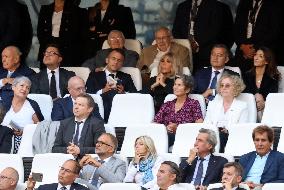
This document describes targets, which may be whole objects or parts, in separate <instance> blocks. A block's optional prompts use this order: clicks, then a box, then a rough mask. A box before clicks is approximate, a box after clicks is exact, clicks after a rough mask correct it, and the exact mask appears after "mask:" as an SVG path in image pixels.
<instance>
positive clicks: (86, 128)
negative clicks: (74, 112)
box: [79, 117, 90, 146]
mask: <svg viewBox="0 0 284 190" xmlns="http://www.w3.org/2000/svg"><path fill="white" fill-rule="evenodd" d="M89 123H90V121H89V117H88V118H87V119H86V121H85V123H84V126H83V129H82V132H81V137H80V140H79V142H80V146H81V145H83V144H84V139H85V137H86V136H87V132H88V128H89Z"/></svg>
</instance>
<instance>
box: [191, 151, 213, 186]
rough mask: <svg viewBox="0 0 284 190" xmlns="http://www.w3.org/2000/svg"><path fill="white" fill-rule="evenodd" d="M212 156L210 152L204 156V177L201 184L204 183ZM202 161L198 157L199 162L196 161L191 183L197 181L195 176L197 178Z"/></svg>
mask: <svg viewBox="0 0 284 190" xmlns="http://www.w3.org/2000/svg"><path fill="white" fill-rule="evenodd" d="M210 156H211V154H208V155H207V156H205V157H204V161H203V173H202V178H201V184H202V183H203V180H204V177H205V175H206V171H207V168H208V164H209V159H210ZM200 162H201V160H200V158H199V157H198V160H197V163H196V166H195V170H194V174H193V177H192V181H191V184H194V181H195V178H196V175H197V170H198V167H199V164H200Z"/></svg>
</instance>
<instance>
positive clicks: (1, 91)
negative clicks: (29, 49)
mask: <svg viewBox="0 0 284 190" xmlns="http://www.w3.org/2000/svg"><path fill="white" fill-rule="evenodd" d="M21 54H22V53H21V52H20V50H19V48H17V47H16V46H8V47H6V48H5V49H4V50H3V51H2V63H3V68H2V67H1V68H0V96H1V99H2V100H3V104H4V106H5V108H6V109H7V110H8V109H9V108H10V107H11V102H12V98H13V96H14V93H13V91H12V84H13V81H14V78H16V77H19V76H26V77H29V78H30V77H31V76H32V75H34V74H35V72H34V71H33V70H32V69H30V68H29V67H27V66H26V65H21V64H20V62H21V60H20V56H21Z"/></svg>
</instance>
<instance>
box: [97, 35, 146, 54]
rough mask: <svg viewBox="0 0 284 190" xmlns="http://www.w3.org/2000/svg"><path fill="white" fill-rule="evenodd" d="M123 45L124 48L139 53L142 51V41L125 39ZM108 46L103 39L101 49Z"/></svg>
mask: <svg viewBox="0 0 284 190" xmlns="http://www.w3.org/2000/svg"><path fill="white" fill-rule="evenodd" d="M124 47H125V48H126V49H129V50H132V51H136V52H137V53H138V54H139V55H140V54H141V51H142V43H141V42H140V41H139V40H134V39H125V44H124ZM108 48H110V47H109V45H108V43H107V40H105V41H104V43H103V47H102V49H108Z"/></svg>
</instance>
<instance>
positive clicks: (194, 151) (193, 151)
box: [186, 148, 198, 164]
mask: <svg viewBox="0 0 284 190" xmlns="http://www.w3.org/2000/svg"><path fill="white" fill-rule="evenodd" d="M197 153H198V149H197V148H192V149H190V151H189V156H188V158H187V160H186V161H187V163H189V164H191V163H192V161H193V160H194V159H195V157H196V156H197Z"/></svg>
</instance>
